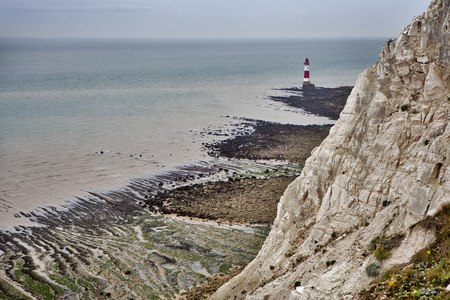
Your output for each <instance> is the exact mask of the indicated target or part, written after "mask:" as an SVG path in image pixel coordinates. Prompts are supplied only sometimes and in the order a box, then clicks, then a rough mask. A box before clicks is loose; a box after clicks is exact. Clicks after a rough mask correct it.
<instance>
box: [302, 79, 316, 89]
mask: <svg viewBox="0 0 450 300" xmlns="http://www.w3.org/2000/svg"><path fill="white" fill-rule="evenodd" d="M315 88H316V86H315V85H314V84H312V83H311V82H308V81H306V82H305V81H304V82H303V87H302V90H314V89H315Z"/></svg>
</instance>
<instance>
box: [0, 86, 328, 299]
mask: <svg viewBox="0 0 450 300" xmlns="http://www.w3.org/2000/svg"><path fill="white" fill-rule="evenodd" d="M303 96H304V95H303ZM330 99H332V98H330ZM291 100H292V99H291ZM277 101H280V99H277ZM302 101H305V98H302ZM243 123H246V125H247V126H246V127H245V126H244V127H245V128H246V130H245V131H244V132H242V134H240V135H238V137H237V138H234V139H230V140H225V141H223V142H219V143H216V144H211V145H204V147H205V151H207V152H208V153H209V154H210V155H211V156H212V157H215V158H214V159H213V160H212V161H204V162H197V163H195V164H192V165H188V166H184V167H182V168H179V169H176V170H173V171H171V172H167V173H164V174H160V175H157V176H152V177H149V178H139V179H136V180H133V181H132V182H130V183H129V184H128V185H127V186H125V187H122V188H120V189H117V190H114V191H108V192H104V191H95V192H91V193H90V196H89V197H86V198H77V199H76V200H75V201H71V202H67V203H66V204H64V205H62V206H61V207H42V208H40V209H38V210H36V211H32V212H21V213H20V214H17V216H16V217H17V218H27V219H29V220H31V221H32V222H34V223H35V224H36V225H37V226H36V227H26V226H17V227H16V228H15V229H16V231H15V232H8V231H1V232H0V298H2V299H30V298H33V297H40V298H43V299H55V298H61V299H65V298H67V299H68V298H71V297H76V296H75V295H78V296H77V297H82V298H86V299H88V298H95V299H110V298H111V299H125V298H127V297H128V298H134V299H149V298H150V299H153V298H155V299H157V297H164V298H166V299H167V298H176V297H177V295H180V294H183V293H184V292H185V291H189V290H191V291H192V288H193V287H194V286H196V285H198V284H199V283H200V282H203V281H204V280H205V279H206V278H207V276H210V275H211V274H218V273H220V274H226V276H222V275H221V276H219V277H217V278H220V280H209V281H208V282H207V284H206V289H207V290H208V293H211V292H212V291H214V290H215V289H217V288H218V286H219V285H220V284H221V283H223V282H225V279H228V278H230V276H232V275H233V274H234V273H235V272H236V270H239V268H240V267H243V266H245V265H246V264H248V263H249V262H250V261H251V260H252V259H253V258H254V257H255V256H256V254H257V252H258V251H259V249H260V247H261V245H262V243H263V242H264V239H265V237H266V236H267V234H268V232H269V230H270V227H269V226H266V225H267V224H272V223H273V220H274V218H275V215H276V209H277V203H278V200H279V198H280V197H281V195H282V194H283V192H284V190H285V189H286V186H287V185H288V184H289V183H290V182H291V181H292V180H293V179H294V177H295V176H297V175H298V174H299V173H300V171H301V168H302V164H303V163H304V160H305V159H306V157H307V156H308V155H309V153H310V151H311V150H312V149H313V148H314V147H315V146H317V145H318V144H319V143H320V142H321V140H322V139H323V138H324V137H325V136H326V135H327V134H328V130H329V128H330V126H293V125H282V124H273V123H266V122H261V121H251V120H244V121H243ZM248 126H252V127H253V129H254V130H248ZM244 127H243V128H244ZM239 136H240V137H239ZM298 149H302V150H301V151H298ZM173 215H178V216H180V217H181V216H185V217H187V218H184V219H182V218H174V217H173ZM191 218H192V220H191ZM198 218H201V219H202V220H200V221H199V220H198ZM208 220H209V221H208ZM210 220H213V221H214V222H210ZM239 224H248V225H247V226H241V225H239ZM250 224H254V225H250ZM265 224H266V225H265ZM212 282H214V284H212ZM217 282H220V284H218V283H217ZM211 286H214V287H211ZM195 293H200V294H201V293H202V288H201V287H199V288H196V289H195ZM38 295H39V296H38ZM185 295H186V296H189V295H190V292H188V293H187V294H185ZM124 297H125V298H124ZM200 299H201V298H200Z"/></svg>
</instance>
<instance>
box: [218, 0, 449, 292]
mask: <svg viewBox="0 0 450 300" xmlns="http://www.w3.org/2000/svg"><path fill="white" fill-rule="evenodd" d="M449 7H450V1H449V0H435V1H432V3H431V4H430V6H429V8H428V9H427V11H426V12H424V13H423V14H422V15H421V16H419V17H416V18H414V19H413V20H412V22H411V24H410V25H408V26H407V27H406V28H404V29H403V30H402V32H401V33H400V35H399V36H398V38H397V39H396V40H394V41H389V42H387V43H385V44H384V46H383V48H382V50H381V53H380V56H379V61H378V62H377V63H376V64H375V65H373V66H372V67H370V68H368V69H367V70H365V71H364V72H363V73H361V74H360V76H359V77H358V80H357V83H356V85H355V87H354V89H353V90H352V93H351V95H350V96H349V98H348V100H347V104H346V106H345V108H344V110H343V111H342V113H341V115H340V119H339V120H338V121H337V123H336V125H335V126H334V127H333V128H332V129H331V131H330V134H329V136H328V137H327V138H326V139H325V140H324V141H323V142H322V144H321V145H320V146H319V147H317V148H315V149H314V150H313V152H312V155H311V157H310V158H309V159H308V160H307V161H306V164H305V168H304V170H303V172H302V174H301V175H300V176H299V177H298V178H297V179H296V180H295V181H294V182H293V183H291V184H290V185H289V186H288V188H287V189H286V191H285V193H284V195H283V196H282V198H281V200H280V203H279V205H278V215H277V218H276V220H275V223H274V226H273V229H272V231H271V233H270V235H269V237H268V238H267V240H266V241H265V244H264V246H263V248H262V249H261V251H260V252H259V254H258V256H257V258H256V259H255V260H254V261H253V262H252V263H251V264H249V265H248V266H247V268H246V269H245V270H244V271H243V272H242V273H241V274H240V275H238V276H236V277H235V278H233V279H232V280H231V281H230V282H228V283H227V284H226V285H224V286H222V287H221V288H220V289H219V290H218V291H217V292H216V293H215V294H214V295H213V296H212V297H211V299H244V298H245V299H265V300H268V299H277V300H278V299H346V298H348V299H353V298H356V297H357V291H359V290H360V289H361V288H363V287H365V286H367V285H369V284H370V282H371V281H372V280H373V277H369V276H368V275H367V274H366V267H367V266H368V265H370V264H371V263H374V262H376V263H377V264H380V265H381V269H386V268H389V267H392V266H394V265H401V264H405V263H408V262H409V261H410V259H411V257H412V256H413V254H414V251H417V250H420V249H422V248H424V247H426V246H427V245H429V244H430V243H432V242H433V240H434V238H435V232H434V229H433V228H430V227H425V226H412V225H415V224H417V223H418V222H420V221H422V220H423V219H425V218H426V217H427V216H433V215H434V214H436V213H437V212H438V211H439V210H440V209H441V208H442V206H443V205H444V204H446V203H449V202H450V169H449V168H448V167H449V160H450V128H449V127H448V126H447V125H448V122H449V119H450V111H449V109H450V31H449V27H450V16H449ZM398 234H402V235H403V237H404V238H403V239H401V240H400V241H399V242H398V245H396V247H395V248H394V249H393V250H392V251H391V252H392V253H391V256H390V257H389V258H388V259H385V260H383V261H382V262H379V261H378V260H377V259H376V258H375V257H374V255H373V254H372V252H371V251H369V249H370V244H371V241H372V240H373V239H374V238H376V237H380V236H384V237H394V236H396V235H398Z"/></svg>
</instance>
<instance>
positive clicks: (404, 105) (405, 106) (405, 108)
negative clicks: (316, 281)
mask: <svg viewBox="0 0 450 300" xmlns="http://www.w3.org/2000/svg"><path fill="white" fill-rule="evenodd" d="M408 107H409V105H408V104H403V105H402V106H401V107H400V109H401V110H402V111H405V110H407V109H408Z"/></svg>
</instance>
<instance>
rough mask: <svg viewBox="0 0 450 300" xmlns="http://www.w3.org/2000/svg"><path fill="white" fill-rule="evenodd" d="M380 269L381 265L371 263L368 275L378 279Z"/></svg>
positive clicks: (367, 268)
mask: <svg viewBox="0 0 450 300" xmlns="http://www.w3.org/2000/svg"><path fill="white" fill-rule="evenodd" d="M379 268H380V266H379V265H377V264H375V263H371V264H370V265H368V266H367V267H366V273H367V275H368V276H372V277H376V276H378V269H379Z"/></svg>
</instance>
